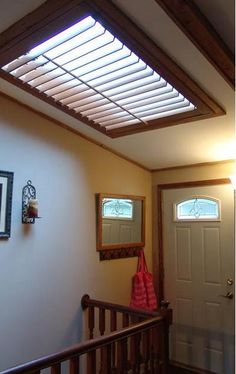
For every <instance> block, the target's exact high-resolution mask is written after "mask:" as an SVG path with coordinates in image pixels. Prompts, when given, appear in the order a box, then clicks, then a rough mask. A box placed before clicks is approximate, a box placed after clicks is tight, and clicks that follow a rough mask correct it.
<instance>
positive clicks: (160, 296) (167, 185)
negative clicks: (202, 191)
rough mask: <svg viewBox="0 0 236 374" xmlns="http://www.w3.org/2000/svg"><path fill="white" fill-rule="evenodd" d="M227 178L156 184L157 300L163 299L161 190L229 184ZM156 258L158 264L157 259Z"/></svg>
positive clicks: (154, 269) (154, 265) (154, 259)
mask: <svg viewBox="0 0 236 374" xmlns="http://www.w3.org/2000/svg"><path fill="white" fill-rule="evenodd" d="M230 183H231V182H230V179H229V178H219V179H209V180H197V181H189V182H176V183H164V184H158V185H157V206H156V208H157V232H158V238H157V243H156V245H155V246H154V251H153V273H154V280H155V284H156V291H157V295H158V299H159V301H161V300H164V298H165V295H164V248H163V218H162V217H163V214H162V213H163V209H162V208H163V192H164V191H165V190H170V189H177V188H188V187H204V186H214V185H225V184H230ZM157 259H158V264H157V261H156V260H157Z"/></svg>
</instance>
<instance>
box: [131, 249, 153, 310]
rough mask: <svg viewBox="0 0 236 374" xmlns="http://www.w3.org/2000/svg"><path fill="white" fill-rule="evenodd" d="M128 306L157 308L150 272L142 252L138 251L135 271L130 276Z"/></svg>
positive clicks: (147, 308) (148, 308)
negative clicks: (130, 290) (131, 276)
mask: <svg viewBox="0 0 236 374" xmlns="http://www.w3.org/2000/svg"><path fill="white" fill-rule="evenodd" d="M130 306H131V307H133V308H138V309H146V310H155V309H157V297H156V294H155V291H154V286H153V277H152V274H151V273H149V272H148V269H147V264H146V260H145V256H144V252H143V251H140V254H139V257H138V265H137V272H136V273H135V275H134V276H133V278H132V293H131V300H130Z"/></svg>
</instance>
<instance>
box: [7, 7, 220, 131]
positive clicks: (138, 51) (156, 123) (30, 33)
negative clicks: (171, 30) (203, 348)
mask: <svg viewBox="0 0 236 374" xmlns="http://www.w3.org/2000/svg"><path fill="white" fill-rule="evenodd" d="M88 16H91V17H93V18H94V19H95V20H97V21H98V22H99V23H100V24H101V25H102V26H104V27H105V29H107V30H108V31H110V32H111V33H112V35H114V36H115V37H116V38H117V39H118V40H119V41H120V42H121V43H124V45H125V46H126V47H127V48H129V49H130V50H131V51H132V52H133V53H135V55H137V56H138V57H140V59H141V60H142V61H144V62H145V63H146V64H147V65H148V66H149V67H150V68H151V69H153V70H154V71H155V72H157V73H158V74H159V75H160V76H161V77H162V78H164V80H166V81H167V82H168V83H169V84H170V85H171V86H173V87H174V88H175V89H176V90H177V91H178V92H179V93H181V94H182V95H183V96H184V98H186V99H187V100H188V101H189V102H190V103H191V104H192V105H193V106H194V107H195V109H194V110H191V111H186V112H183V113H178V114H174V115H170V116H167V117H162V118H158V119H154V120H149V121H148V120H147V121H146V120H145V121H140V122H138V123H135V124H131V125H128V126H122V127H119V126H118V127H117V126H116V124H117V123H118V124H119V122H117V121H116V120H115V121H113V122H112V124H113V123H115V126H114V125H113V126H112V125H111V126H106V125H107V124H108V125H109V123H108V122H107V117H105V121H104V123H102V124H101V123H99V122H96V121H94V120H92V119H89V117H87V116H84V115H82V114H81V113H80V112H75V110H73V109H70V108H69V107H68V106H66V105H62V103H61V102H59V101H55V99H54V98H52V97H50V96H48V95H47V94H46V93H43V92H40V91H38V89H36V88H34V87H31V86H30V85H29V84H27V83H23V82H22V81H21V80H20V79H18V78H15V77H14V76H12V75H11V74H9V73H8V72H6V71H4V70H3V69H2V68H3V67H5V66H6V65H7V64H9V63H10V62H12V61H13V60H15V59H17V58H19V57H20V56H22V55H25V54H26V53H27V52H29V51H30V50H32V49H33V48H34V47H35V46H37V45H39V44H41V43H42V42H44V41H46V40H48V39H50V38H51V37H53V36H55V35H57V34H58V33H60V32H62V31H64V30H65V29H67V28H69V27H71V26H72V25H74V24H75V23H77V22H78V21H79V20H81V19H83V18H85V17H88ZM0 67H1V69H0V77H2V78H4V79H6V80H8V81H9V82H11V83H13V84H15V85H17V86H18V87H20V88H22V89H24V90H25V91H27V92H29V93H31V94H33V95H34V96H36V97H38V98H40V99H41V100H44V101H45V102H47V103H48V104H51V105H53V106H54V107H56V108H58V109H60V110H62V111H64V112H65V113H67V114H69V115H71V116H73V117H74V118H76V119H78V120H80V121H82V122H83V123H85V124H87V125H89V126H90V127H91V128H94V129H96V130H98V131H100V132H102V133H103V134H105V135H107V136H109V137H112V138H116V137H120V136H124V135H129V134H134V133H138V132H142V131H148V130H152V129H157V128H163V127H167V126H172V125H177V124H181V123H185V122H190V121H195V120H199V119H205V118H210V117H214V116H218V115H222V114H224V113H225V112H224V110H223V109H222V108H221V107H220V106H219V105H218V104H217V103H216V102H215V101H214V100H213V99H212V98H210V97H209V96H208V95H207V94H206V93H205V92H204V91H203V90H202V89H201V88H200V87H199V86H198V85H197V84H196V83H195V82H194V81H193V80H192V79H191V78H190V77H189V76H188V75H187V74H186V73H185V72H184V71H183V70H182V69H181V68H180V67H179V66H177V65H176V64H175V63H174V62H173V61H172V60H170V58H169V57H168V56H167V55H166V54H165V53H164V52H163V51H162V50H161V49H160V48H159V47H158V46H157V45H156V44H155V43H154V42H153V41H152V40H151V39H150V38H148V37H147V36H146V35H145V34H144V33H143V32H142V31H141V30H140V29H139V28H138V27H137V26H136V25H135V24H134V23H133V22H131V21H130V20H129V19H128V18H127V16H125V15H124V14H123V13H122V12H121V11H120V10H119V9H118V8H117V7H116V6H115V5H114V4H112V3H111V2H110V1H109V0H93V1H92V0H73V1H68V0H60V1H59V0H49V1H47V2H46V3H44V4H43V5H42V6H40V7H39V8H38V9H37V10H35V11H34V12H32V13H30V14H29V15H27V16H26V17H24V18H23V19H22V20H21V21H19V22H17V23H16V24H14V25H13V26H12V27H10V28H9V29H8V30H6V31H5V32H4V33H2V34H1V35H0ZM128 115H129V113H128ZM91 117H92V118H96V117H97V116H96V114H95V116H94V115H92V116H91ZM131 123H132V122H131ZM104 124H105V125H104Z"/></svg>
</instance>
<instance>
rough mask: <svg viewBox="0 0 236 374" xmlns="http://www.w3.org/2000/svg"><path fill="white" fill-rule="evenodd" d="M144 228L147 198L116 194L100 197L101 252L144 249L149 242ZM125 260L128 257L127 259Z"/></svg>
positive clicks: (98, 200)
mask: <svg viewBox="0 0 236 374" xmlns="http://www.w3.org/2000/svg"><path fill="white" fill-rule="evenodd" d="M144 224H145V197H143V196H131V195H115V194H98V195H97V250H98V251H103V250H115V249H120V250H121V249H128V248H133V249H135V248H138V247H143V246H144V242H145V227H144ZM124 253H125V252H123V254H124ZM121 257H122V255H121ZM123 257H128V256H124V255H123Z"/></svg>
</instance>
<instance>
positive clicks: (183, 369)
mask: <svg viewBox="0 0 236 374" xmlns="http://www.w3.org/2000/svg"><path fill="white" fill-rule="evenodd" d="M169 368H170V370H169V374H215V373H213V372H212V371H209V370H203V369H198V368H194V367H192V366H188V365H184V364H181V363H179V362H175V361H171V362H170V366H169Z"/></svg>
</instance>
